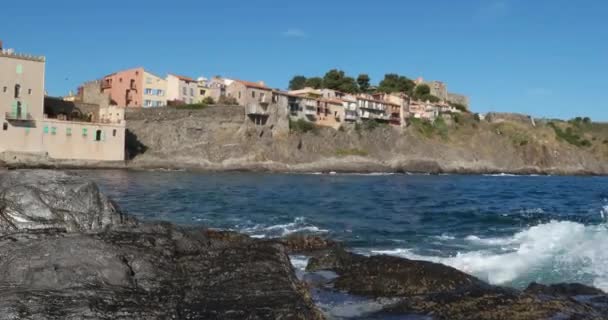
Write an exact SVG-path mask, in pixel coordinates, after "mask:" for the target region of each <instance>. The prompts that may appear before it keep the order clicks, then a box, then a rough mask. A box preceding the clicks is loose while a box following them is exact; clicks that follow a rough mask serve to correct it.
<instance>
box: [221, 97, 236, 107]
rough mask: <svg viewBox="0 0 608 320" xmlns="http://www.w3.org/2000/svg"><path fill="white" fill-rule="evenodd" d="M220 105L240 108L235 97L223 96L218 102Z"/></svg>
mask: <svg viewBox="0 0 608 320" xmlns="http://www.w3.org/2000/svg"><path fill="white" fill-rule="evenodd" d="M218 104H222V105H226V106H238V105H239V102H238V101H237V100H236V98H234V97H226V96H221V97H220V99H219V100H218Z"/></svg>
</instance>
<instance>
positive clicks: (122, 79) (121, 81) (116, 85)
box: [101, 68, 167, 108]
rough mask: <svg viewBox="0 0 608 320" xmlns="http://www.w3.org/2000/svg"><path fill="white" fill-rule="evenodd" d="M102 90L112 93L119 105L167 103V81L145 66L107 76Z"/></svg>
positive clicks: (114, 103)
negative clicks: (147, 69)
mask: <svg viewBox="0 0 608 320" xmlns="http://www.w3.org/2000/svg"><path fill="white" fill-rule="evenodd" d="M101 89H102V90H101V92H102V93H105V94H109V95H110V99H111V103H112V104H113V105H117V106H119V107H128V108H141V107H144V108H150V107H161V106H166V105H167V81H166V80H165V79H163V78H161V77H159V76H156V75H154V74H152V73H150V72H148V71H146V70H145V69H144V68H135V69H129V70H124V71H119V72H116V73H113V74H110V75H108V76H105V77H104V78H103V80H102V82H101Z"/></svg>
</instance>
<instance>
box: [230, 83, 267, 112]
mask: <svg viewBox="0 0 608 320" xmlns="http://www.w3.org/2000/svg"><path fill="white" fill-rule="evenodd" d="M226 95H227V96H228V97H231V98H234V99H236V101H237V103H238V104H239V105H240V106H244V107H247V106H249V105H259V104H269V103H270V100H271V99H272V89H271V88H269V87H267V86H266V85H265V84H264V82H263V81H260V82H250V81H242V80H233V81H231V83H230V84H229V85H228V86H227V88H226Z"/></svg>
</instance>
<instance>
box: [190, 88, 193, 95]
mask: <svg viewBox="0 0 608 320" xmlns="http://www.w3.org/2000/svg"><path fill="white" fill-rule="evenodd" d="M190 95H191V96H194V89H192V88H190Z"/></svg>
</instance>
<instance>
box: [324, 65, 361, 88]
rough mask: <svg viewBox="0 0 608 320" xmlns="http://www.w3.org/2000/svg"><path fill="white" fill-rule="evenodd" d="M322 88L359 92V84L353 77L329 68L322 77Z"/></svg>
mask: <svg viewBox="0 0 608 320" xmlns="http://www.w3.org/2000/svg"><path fill="white" fill-rule="evenodd" d="M323 88H327V89H332V90H338V91H342V92H346V93H357V92H359V85H358V84H357V81H356V80H355V78H353V77H348V76H346V74H345V73H344V71H342V70H338V69H332V70H329V71H328V72H327V73H326V74H325V76H324V77H323Z"/></svg>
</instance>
